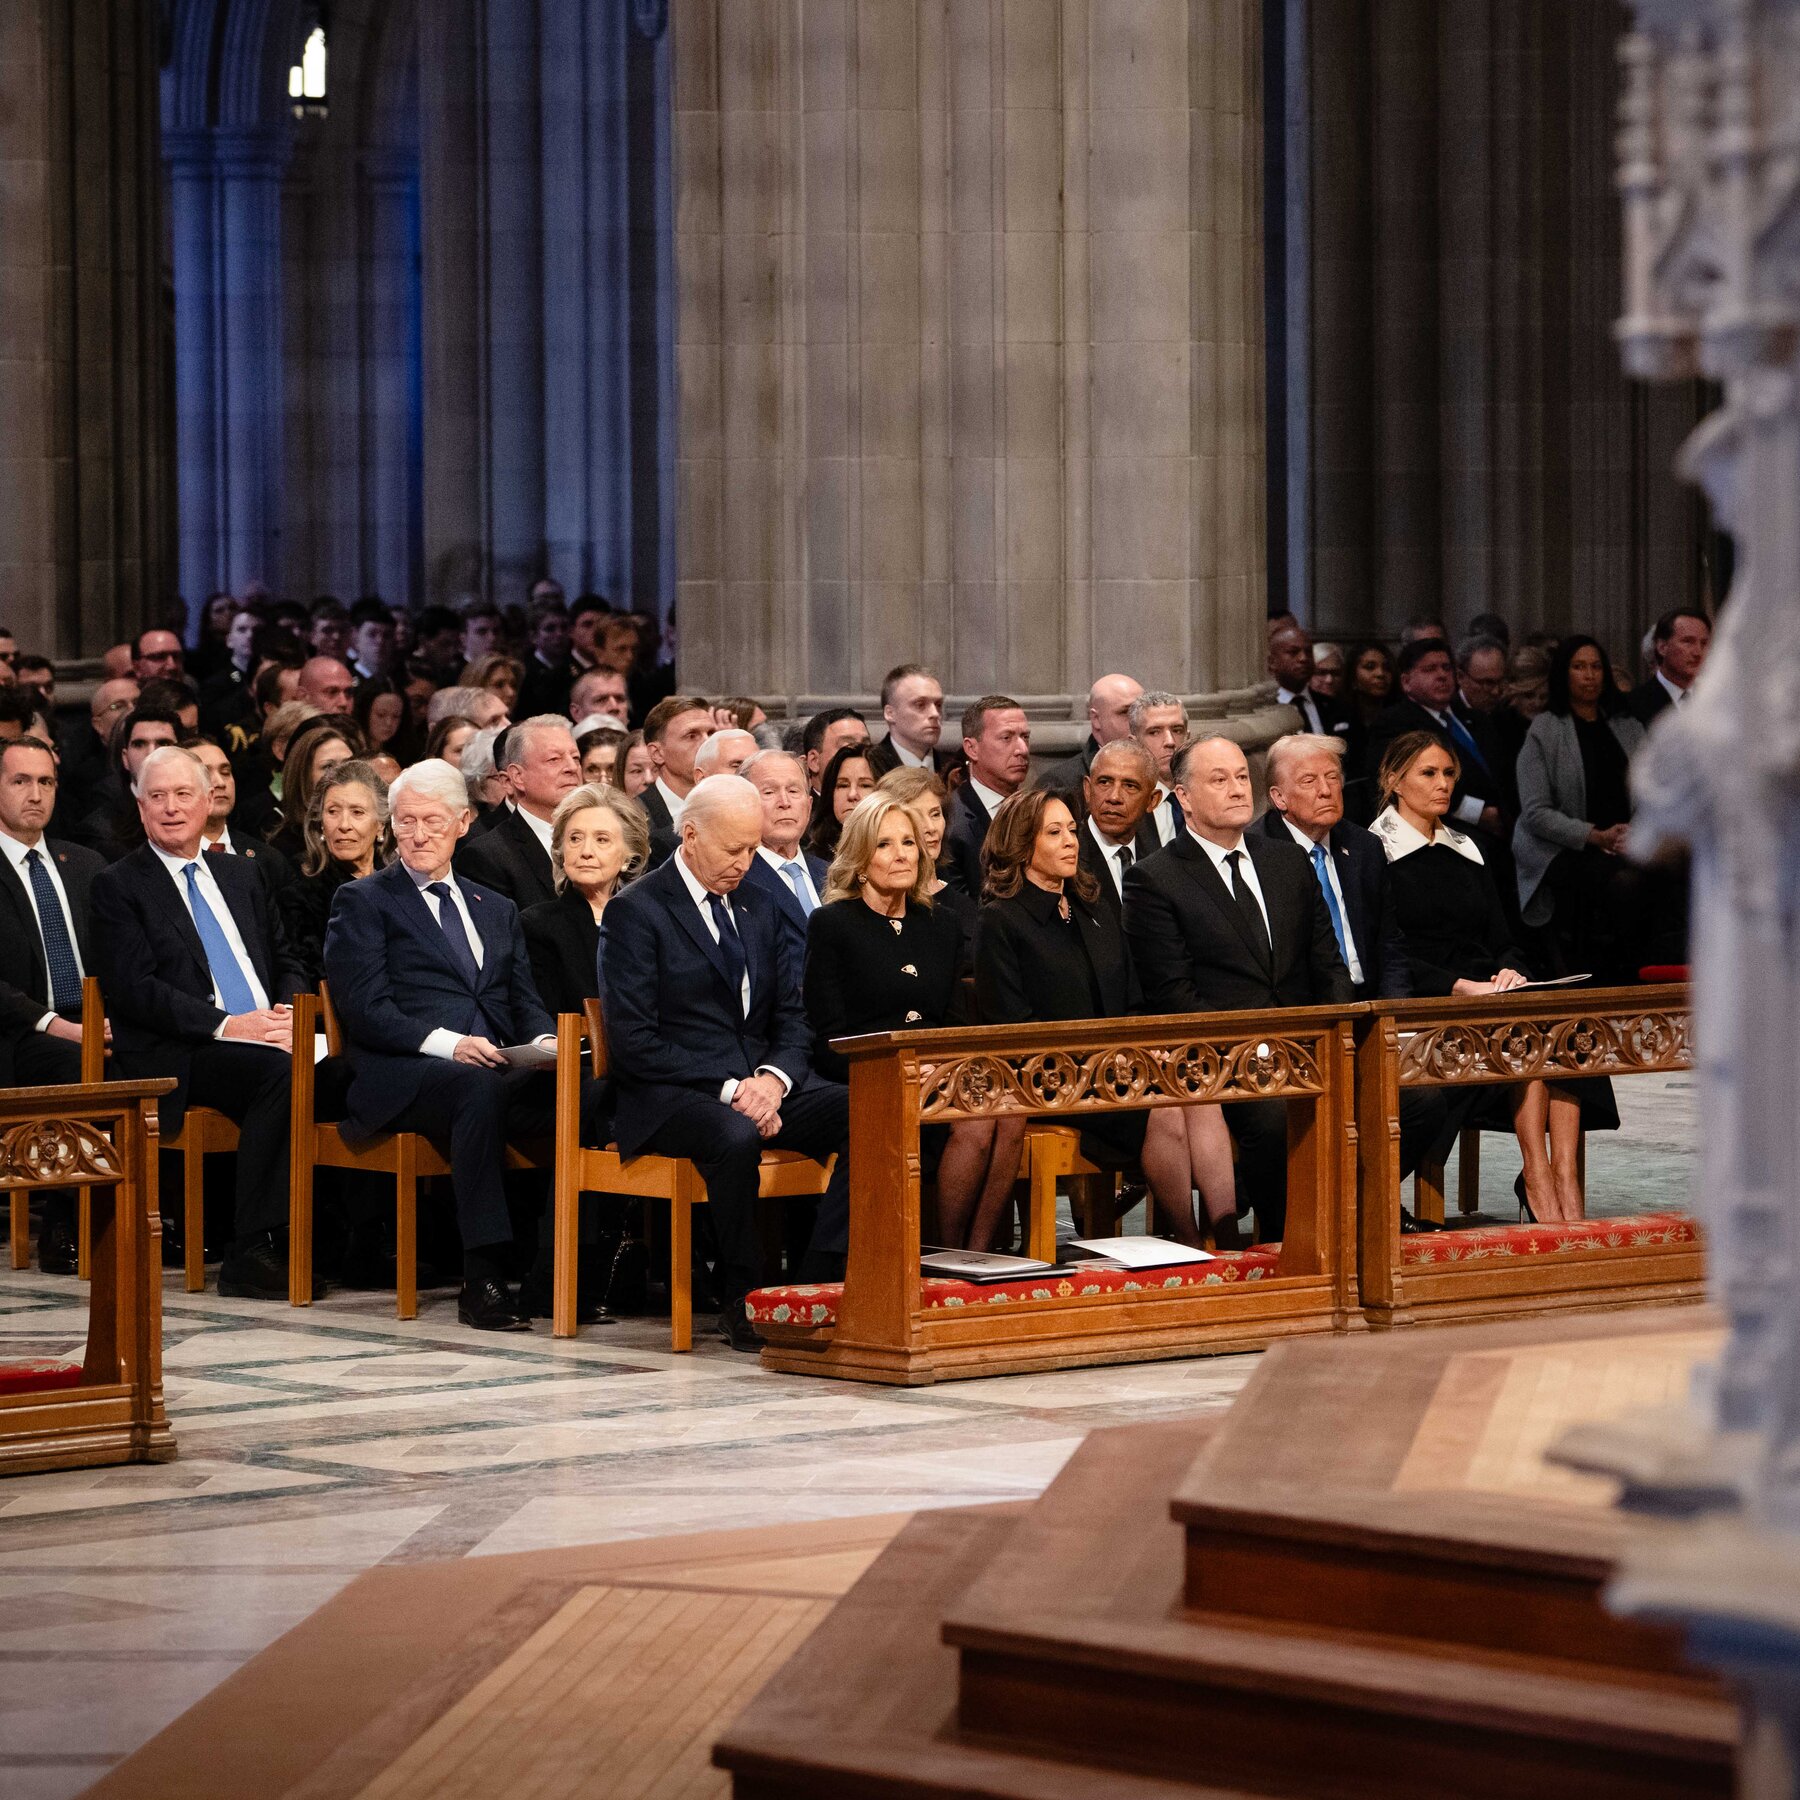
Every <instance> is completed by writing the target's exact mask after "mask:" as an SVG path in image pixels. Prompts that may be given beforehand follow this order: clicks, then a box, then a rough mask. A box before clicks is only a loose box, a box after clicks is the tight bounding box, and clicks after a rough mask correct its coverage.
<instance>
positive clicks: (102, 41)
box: [0, 0, 173, 659]
mask: <svg viewBox="0 0 1800 1800" xmlns="http://www.w3.org/2000/svg"><path fill="white" fill-rule="evenodd" d="M156 32H157V27H156V11H155V9H154V8H151V7H145V6H140V5H138V4H136V0H91V3H90V4H85V5H82V6H79V7H78V6H76V5H74V4H73V3H72V0H12V3H11V4H9V5H7V6H4V7H0V593H4V595H5V615H4V616H5V619H6V622H7V623H8V624H9V625H11V626H12V628H13V629H14V631H15V632H17V634H18V636H19V640H20V642H21V643H22V644H27V645H30V646H31V647H33V648H36V649H42V650H44V651H45V652H47V653H49V654H51V655H54V656H57V657H58V658H64V659H74V658H78V657H85V656H94V655H98V653H99V652H100V651H101V650H103V649H104V648H106V646H107V645H109V644H111V643H113V642H115V641H116V640H117V639H118V638H119V637H120V636H122V635H124V634H125V633H127V632H128V631H130V630H132V629H135V628H136V626H137V625H138V624H139V623H140V622H141V620H142V619H143V618H144V616H145V615H146V613H147V612H149V611H150V610H153V609H154V608H156V607H158V606H160V605H161V604H162V602H163V601H164V599H165V598H166V596H167V593H168V590H169V588H170V586H171V585H172V569H171V567H170V561H171V558H170V551H171V548H172V546H171V543H170V537H171V534H172V518H173V506H172V496H171V492H170V487H169V479H170V470H169V460H168V453H167V447H166V445H165V442H164V430H165V421H164V398H165V389H164V385H163V366H164V363H163V320H162V309H161V293H160V289H161V283H160V278H159V270H160V249H161V205H160V198H159V195H160V173H159V169H158V160H157V63H158V55H157V42H156Z"/></svg>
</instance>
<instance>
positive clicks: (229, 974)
mask: <svg viewBox="0 0 1800 1800" xmlns="http://www.w3.org/2000/svg"><path fill="white" fill-rule="evenodd" d="M181 872H182V874H184V875H185V876H186V877H187V897H188V906H189V907H190V908H191V909H192V911H193V914H194V929H195V930H196V931H197V932H199V933H200V948H201V949H202V950H204V951H205V952H206V966H207V968H209V969H210V970H211V971H212V978H213V986H214V987H216V988H217V989H218V990H219V1004H220V1005H221V1006H222V1007H224V1009H225V1010H226V1011H227V1012H228V1013H232V1014H234V1015H235V1014H237V1013H252V1012H255V1011H256V996H255V995H254V994H253V993H252V992H251V991H250V983H249V982H248V981H247V980H246V979H245V978H244V966H243V964H242V963H240V962H239V961H238V959H237V953H236V952H235V951H234V950H233V949H232V947H231V940H230V939H229V938H227V937H226V935H225V927H224V926H223V925H221V924H220V923H219V921H218V917H217V915H216V914H215V913H214V912H213V909H212V908H211V907H210V906H208V905H207V904H206V896H205V895H204V894H203V893H201V892H200V883H199V881H198V879H197V877H198V875H199V873H200V865H199V864H198V863H183V864H182V865H181Z"/></svg>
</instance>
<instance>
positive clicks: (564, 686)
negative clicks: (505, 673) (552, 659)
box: [518, 651, 575, 719]
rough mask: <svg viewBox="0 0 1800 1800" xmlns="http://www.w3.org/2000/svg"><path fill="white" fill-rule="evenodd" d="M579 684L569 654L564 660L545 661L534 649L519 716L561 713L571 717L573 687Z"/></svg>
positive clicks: (521, 690)
mask: <svg viewBox="0 0 1800 1800" xmlns="http://www.w3.org/2000/svg"><path fill="white" fill-rule="evenodd" d="M574 685H575V670H574V668H573V666H572V665H571V664H570V662H569V660H568V659H567V658H566V657H565V658H564V659H563V660H562V661H561V662H559V663H555V664H548V665H547V664H545V663H541V662H539V661H538V658H537V654H536V652H535V651H534V652H533V653H532V654H531V655H529V656H528V657H526V659H525V679H524V680H523V681H522V682H521V683H520V684H519V706H518V716H519V717H520V718H521V719H532V718H536V717H537V715H538V714H539V713H557V714H560V715H561V716H562V717H564V718H567V717H568V713H569V690H570V689H571V688H573V687H574Z"/></svg>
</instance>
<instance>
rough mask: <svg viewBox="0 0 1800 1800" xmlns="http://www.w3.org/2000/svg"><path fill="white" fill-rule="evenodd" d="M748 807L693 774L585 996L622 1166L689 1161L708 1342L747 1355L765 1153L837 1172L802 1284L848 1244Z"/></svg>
mask: <svg viewBox="0 0 1800 1800" xmlns="http://www.w3.org/2000/svg"><path fill="white" fill-rule="evenodd" d="M762 835H763V803H762V797H761V795H760V794H759V793H758V792H757V790H756V788H755V787H753V786H752V785H751V783H749V782H748V781H746V780H744V778H743V777H742V776H741V775H709V776H708V777H707V778H706V779H705V780H703V781H701V782H699V783H697V784H696V785H695V787H694V789H693V791H692V792H691V793H690V794H689V795H688V797H687V804H686V806H685V807H684V808H683V809H682V814H681V847H680V848H679V849H678V850H677V851H676V852H675V854H674V855H673V856H672V857H670V858H669V860H668V861H667V862H666V863H664V864H663V865H662V866H661V867H660V868H657V869H653V870H651V872H650V873H649V874H648V875H645V876H643V877H642V878H641V879H639V880H637V881H635V882H633V883H632V884H631V886H630V887H628V888H626V889H625V891H624V892H623V893H621V894H620V895H618V897H617V898H616V899H614V900H613V901H612V903H611V904H610V905H609V906H608V907H607V909H606V919H605V921H604V923H603V924H602V926H601V930H600V991H601V993H602V994H603V995H604V997H605V1005H606V1038H607V1044H608V1047H609V1049H610V1051H611V1063H612V1074H613V1079H614V1082H615V1097H616V1108H617V1110H616V1116H615V1124H614V1130H615V1134H616V1136H617V1139H618V1145H619V1150H620V1152H621V1154H623V1155H625V1156H638V1155H641V1154H642V1153H643V1152H645V1151H655V1152H657V1153H659V1154H662V1155H666V1156H685V1157H689V1158H691V1159H692V1160H693V1162H694V1164H695V1165H696V1166H697V1167H698V1169H699V1170H700V1174H701V1177H702V1178H703V1179H704V1181H705V1182H706V1194H707V1199H708V1201H709V1202H710V1203H711V1204H710V1206H709V1208H708V1211H709V1213H710V1215H711V1218H712V1224H713V1232H714V1235H715V1237H716V1238H717V1240H718V1254H719V1266H718V1271H717V1278H718V1285H719V1291H720V1296H721V1300H722V1308H721V1312H720V1318H719V1330H720V1335H721V1336H723V1337H724V1339H725V1341H726V1342H727V1343H729V1344H730V1345H731V1346H732V1348H733V1349H735V1350H745V1351H755V1350H756V1349H758V1348H759V1347H760V1340H759V1339H758V1337H757V1335H756V1332H755V1329H754V1328H753V1327H752V1326H751V1324H750V1322H749V1320H748V1319H747V1318H746V1317H745V1316H744V1306H743V1301H744V1296H745V1295H746V1294H747V1293H748V1292H749V1291H750V1290H751V1289H752V1288H753V1287H756V1286H757V1285H758V1284H759V1282H760V1280H761V1279H762V1275H763V1267H762V1240H761V1235H760V1233H759V1231H758V1229H757V1219H756V1196H757V1189H758V1184H759V1174H758V1170H759V1166H760V1163H761V1159H762V1152H763V1149H764V1147H765V1146H768V1147H769V1148H771V1149H777V1150H798V1151H800V1152H801V1153H803V1154H804V1155H807V1156H812V1157H816V1158H818V1159H819V1160H820V1161H821V1162H822V1161H824V1160H825V1158H827V1157H829V1156H831V1155H833V1154H835V1155H836V1156H837V1158H838V1164H837V1168H836V1170H835V1171H834V1173H833V1175H832V1179H831V1185H830V1187H829V1189H828V1190H827V1191H826V1193H825V1196H824V1198H823V1199H822V1200H821V1201H820V1202H819V1209H818V1215H817V1217H816V1219H815V1220H814V1224H813V1233H812V1241H811V1243H810V1245H809V1246H808V1249H807V1253H806V1258H805V1261H804V1263H803V1264H802V1266H801V1268H800V1270H799V1277H800V1279H801V1280H803V1281H822V1280H832V1279H835V1278H837V1277H839V1276H841V1274H842V1272H843V1266H844V1252H845V1249H846V1247H847V1245H848V1242H849V1230H850V1198H849V1196H850V1185H849V1166H848V1158H847V1157H846V1156H845V1154H844V1152H845V1149H846V1147H847V1143H848V1138H849V1115H850V1106H849V1094H848V1091H847V1090H846V1089H845V1088H844V1087H842V1086H841V1085H840V1084H838V1083H837V1082H832V1081H825V1080H822V1079H821V1078H820V1077H818V1076H816V1075H814V1074H812V1073H811V1072H810V1063H811V1053H812V1034H811V1032H810V1031H809V1030H808V1028H807V1023H806V1012H805V1009H804V1008H803V1006H802V1005H801V1000H800V964H799V961H798V960H797V958H796V957H795V955H794V951H793V947H792V944H791V942H790V940H789V938H788V937H787V935H786V934H785V933H784V932H783V931H782V930H781V929H780V926H779V923H778V920H777V917H776V902H775V900H774V898H773V897H772V896H771V895H769V894H768V893H766V892H763V891H762V890H760V889H758V888H755V887H751V886H749V885H747V884H746V883H745V881H744V877H745V875H746V873H747V872H748V871H749V868H750V864H751V861H752V859H753V858H754V857H755V856H756V852H757V846H758V844H759V843H760V842H761V841H762Z"/></svg>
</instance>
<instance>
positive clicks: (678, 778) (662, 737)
mask: <svg viewBox="0 0 1800 1800" xmlns="http://www.w3.org/2000/svg"><path fill="white" fill-rule="evenodd" d="M712 732H713V717H712V708H711V707H710V706H708V705H707V703H706V702H705V701H704V700H703V699H701V698H700V696H699V695H698V694H671V695H669V697H668V698H667V699H666V700H659V701H657V703H656V704H655V705H654V706H653V707H651V708H650V710H649V712H648V713H647V714H646V715H645V718H644V747H645V748H646V749H647V750H648V751H649V752H650V760H651V761H652V762H653V763H654V764H655V765H656V779H655V780H654V781H653V782H651V784H650V785H649V786H648V787H647V788H645V789H644V791H643V792H642V793H641V794H639V795H638V799H639V800H640V801H641V802H642V803H643V808H644V812H645V814H646V815H647V816H648V818H649V820H650V831H651V835H652V837H654V836H655V835H656V834H657V833H658V832H668V833H669V834H670V835H672V836H673V835H678V833H677V830H676V828H677V826H678V824H679V823H680V819H681V809H682V808H683V807H684V806H685V805H686V804H687V796H688V795H689V794H690V793H692V792H693V788H694V781H695V779H696V777H695V775H694V758H695V757H696V756H697V755H699V753H700V746H701V745H702V744H704V743H705V742H706V740H707V739H708V738H709V737H711V736H712Z"/></svg>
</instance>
